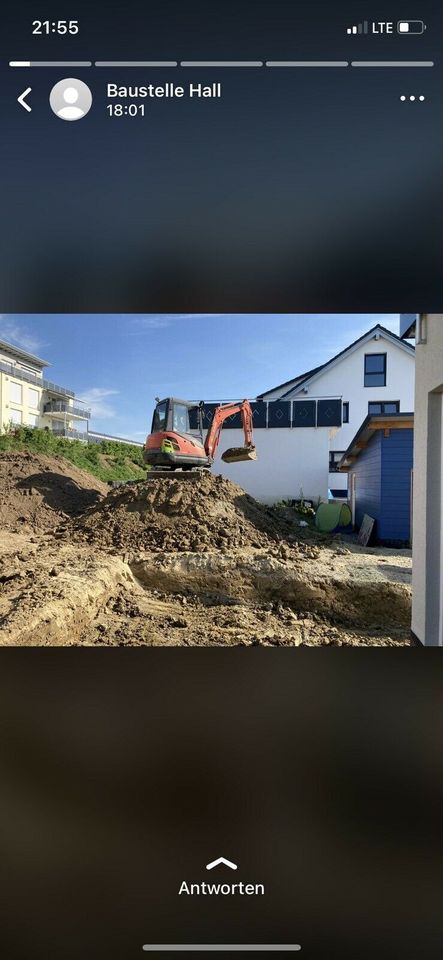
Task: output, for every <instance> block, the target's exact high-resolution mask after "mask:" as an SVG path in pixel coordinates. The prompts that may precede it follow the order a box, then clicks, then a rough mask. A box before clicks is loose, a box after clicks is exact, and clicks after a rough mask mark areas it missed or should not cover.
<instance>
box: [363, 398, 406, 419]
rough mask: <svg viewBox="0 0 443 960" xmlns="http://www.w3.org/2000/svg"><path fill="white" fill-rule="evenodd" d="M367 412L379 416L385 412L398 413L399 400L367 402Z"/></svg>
mask: <svg viewBox="0 0 443 960" xmlns="http://www.w3.org/2000/svg"><path fill="white" fill-rule="evenodd" d="M368 413H369V414H370V415H372V416H380V415H381V414H385V415H386V414H387V413H400V402H399V401H398V400H395V401H393V400H391V401H388V402H387V403H378V402H376V401H374V403H368Z"/></svg>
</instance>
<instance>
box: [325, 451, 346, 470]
mask: <svg viewBox="0 0 443 960" xmlns="http://www.w3.org/2000/svg"><path fill="white" fill-rule="evenodd" d="M344 452H345V451H344V450H330V451H329V473H338V470H337V467H338V464H339V463H340V460H341V458H342V456H343V454H344Z"/></svg>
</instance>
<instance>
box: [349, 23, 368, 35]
mask: <svg viewBox="0 0 443 960" xmlns="http://www.w3.org/2000/svg"><path fill="white" fill-rule="evenodd" d="M346 33H354V34H355V33H360V34H361V33H368V21H367V20H363V23H355V24H354V26H353V27H347V29H346Z"/></svg>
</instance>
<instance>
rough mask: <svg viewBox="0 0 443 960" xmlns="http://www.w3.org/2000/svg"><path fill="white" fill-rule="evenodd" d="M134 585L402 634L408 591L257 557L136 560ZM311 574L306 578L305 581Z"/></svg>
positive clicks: (342, 573) (400, 586)
mask: <svg viewBox="0 0 443 960" xmlns="http://www.w3.org/2000/svg"><path fill="white" fill-rule="evenodd" d="M130 569H131V571H132V573H133V575H134V577H135V578H136V580H137V582H138V583H139V584H140V585H141V586H143V587H144V588H145V589H147V590H158V591H160V592H161V593H163V594H166V595H167V594H171V595H178V594H182V595H184V596H186V595H187V596H194V597H197V598H198V599H199V601H200V602H201V603H202V604H204V605H206V606H217V605H226V604H228V605H229V604H241V605H247V606H249V607H252V608H253V607H255V608H256V609H258V607H259V606H260V605H266V604H269V603H271V604H282V605H285V606H286V607H288V608H289V609H290V610H292V611H293V612H294V613H297V614H301V613H305V612H307V611H309V613H310V614H311V615H312V614H315V615H317V616H319V617H322V618H325V619H329V620H330V621H331V622H334V623H342V624H343V625H346V626H349V625H354V626H356V625H358V626H361V625H363V626H364V627H365V628H367V627H368V626H372V627H377V626H380V625H383V626H385V627H389V629H393V630H398V629H399V628H400V629H401V628H402V627H404V628H405V629H407V627H408V625H409V623H410V601H411V598H410V589H409V588H408V586H407V585H405V584H391V583H386V582H380V581H379V580H376V581H375V582H373V583H370V582H369V583H368V582H367V581H363V580H362V581H358V580H355V579H350V578H349V571H348V570H346V571H343V570H342V569H340V570H337V572H336V574H335V576H334V575H333V576H331V574H330V573H329V575H327V573H326V571H324V572H323V571H321V570H318V563H316V562H315V561H309V560H307V559H305V560H304V562H303V563H300V560H299V558H298V557H297V555H296V554H295V559H294V560H292V562H291V561H290V562H288V561H286V560H285V561H282V560H279V559H278V558H276V557H269V556H267V555H266V554H264V553H262V552H257V553H253V554H251V555H248V556H245V555H244V554H241V553H240V554H239V555H238V556H235V555H234V556H232V555H230V556H220V555H219V554H216V553H214V554H205V555H204V556H201V555H198V554H193V553H187V554H169V555H167V556H165V555H164V554H162V555H157V556H155V557H150V558H145V559H143V558H139V559H138V560H137V561H133V562H132V563H131V564H130ZM309 574H310V575H309Z"/></svg>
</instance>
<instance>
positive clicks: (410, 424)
mask: <svg viewBox="0 0 443 960" xmlns="http://www.w3.org/2000/svg"><path fill="white" fill-rule="evenodd" d="M413 428H414V421H413V420H383V421H382V422H381V423H368V426H367V428H366V429H367V430H412V429H413Z"/></svg>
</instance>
